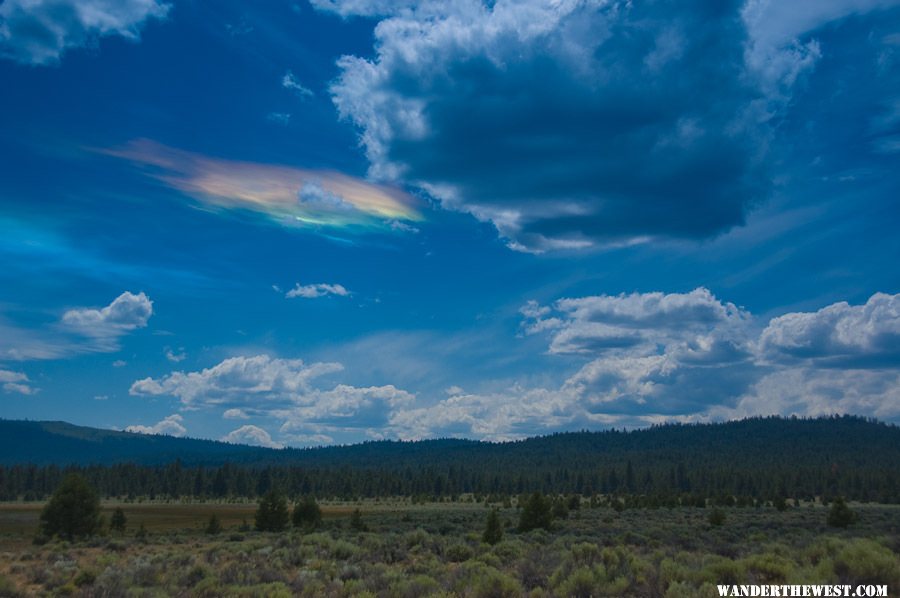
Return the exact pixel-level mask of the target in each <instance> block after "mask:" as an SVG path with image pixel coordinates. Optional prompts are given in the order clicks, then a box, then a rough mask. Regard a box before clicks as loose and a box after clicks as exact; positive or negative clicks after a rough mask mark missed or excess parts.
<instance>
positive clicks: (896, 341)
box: [760, 293, 900, 367]
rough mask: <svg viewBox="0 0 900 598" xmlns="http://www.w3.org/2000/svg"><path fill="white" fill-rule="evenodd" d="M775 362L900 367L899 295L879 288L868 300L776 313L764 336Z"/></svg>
mask: <svg viewBox="0 0 900 598" xmlns="http://www.w3.org/2000/svg"><path fill="white" fill-rule="evenodd" d="M760 351H761V353H762V355H763V356H764V357H765V358H767V359H769V360H771V361H773V362H778V361H784V360H810V361H813V362H814V363H815V364H816V365H819V366H843V367H848V366H854V365H856V366H860V367H869V366H892V367H898V366H900V295H887V294H884V293H876V294H874V295H872V296H871V297H870V298H869V300H868V301H866V303H865V304H864V305H855V306H852V305H849V304H848V303H846V302H843V301H842V302H840V303H835V304H832V305H829V306H827V307H824V308H822V309H820V310H818V311H816V312H811V313H804V312H800V313H789V314H785V315H783V316H780V317H777V318H774V319H773V320H772V321H771V322H769V325H768V326H767V327H766V329H765V330H764V331H763V333H762V335H761V336H760Z"/></svg>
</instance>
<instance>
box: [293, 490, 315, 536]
mask: <svg viewBox="0 0 900 598" xmlns="http://www.w3.org/2000/svg"><path fill="white" fill-rule="evenodd" d="M293 521H294V527H298V528H304V529H315V528H317V527H319V524H321V523H322V509H320V508H319V504H318V503H317V502H316V499H315V498H313V497H312V496H311V495H307V496H305V497H303V500H301V501H300V502H298V503H297V504H296V505H295V506H294V514H293Z"/></svg>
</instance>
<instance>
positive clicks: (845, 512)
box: [827, 496, 856, 527]
mask: <svg viewBox="0 0 900 598" xmlns="http://www.w3.org/2000/svg"><path fill="white" fill-rule="evenodd" d="M827 522H828V525H830V526H831V527H847V526H848V525H850V524H851V523H855V522H856V513H854V512H853V511H852V510H851V509H850V507H848V506H847V503H846V502H844V498H843V497H842V496H839V497H837V498H836V499H834V503H832V505H831V509H830V510H829V511H828V518H827Z"/></svg>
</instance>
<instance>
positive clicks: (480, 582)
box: [0, 500, 900, 597]
mask: <svg viewBox="0 0 900 598" xmlns="http://www.w3.org/2000/svg"><path fill="white" fill-rule="evenodd" d="M321 505H322V511H323V515H324V519H323V522H322V524H321V526H320V527H319V528H318V529H316V530H314V531H311V532H303V531H300V530H292V529H289V530H288V531H285V532H281V533H272V532H265V533H263V532H256V531H251V528H252V526H253V516H254V513H255V509H256V504H255V503H252V502H244V503H154V502H143V503H104V505H103V508H104V516H105V518H106V520H107V521H109V518H110V516H111V514H112V511H113V509H114V508H115V507H118V506H121V507H122V508H123V510H124V512H125V514H126V516H127V526H126V529H125V531H124V532H105V533H104V534H103V535H100V536H96V537H94V538H91V539H88V540H84V541H80V542H75V543H68V542H64V541H60V540H51V541H47V542H45V543H34V541H33V538H34V537H35V534H36V531H37V528H38V518H39V514H40V508H41V506H42V505H41V504H39V503H21V502H19V503H5V504H2V505H0V596H67V595H68V596H390V597H393V596H397V597H418V596H460V597H505V596H510V597H512V596H524V595H529V596H661V597H662V596H665V597H677V596H717V595H718V594H717V592H716V588H715V584H717V583H718V584H724V583H759V584H778V583H790V584H811V583H813V584H823V583H848V584H854V585H856V584H881V585H884V584H886V585H887V586H888V590H889V592H890V595H894V594H895V593H896V592H900V556H898V554H900V507H897V506H876V505H860V504H853V505H851V506H852V508H853V510H854V511H855V512H856V513H857V514H858V516H859V519H858V521H857V522H856V523H854V524H853V525H851V526H849V527H847V528H845V529H836V528H831V527H828V526H827V525H826V512H827V509H826V508H824V507H822V506H821V505H818V504H801V505H800V506H792V507H790V508H788V509H787V510H785V511H783V512H779V511H777V510H775V509H774V508H772V507H749V508H727V509H723V512H724V514H725V520H724V522H723V523H721V525H712V524H711V523H710V517H709V515H710V512H711V509H709V508H706V509H704V508H685V507H679V508H674V509H666V508H660V509H626V510H624V511H621V512H617V511H615V510H613V509H611V508H608V507H600V508H589V507H588V506H587V504H586V503H585V505H584V506H582V507H581V508H580V509H574V510H572V511H571V512H570V513H569V515H568V517H567V518H565V519H557V520H556V521H555V522H554V525H553V528H552V529H551V530H550V531H544V530H535V531H531V532H528V533H519V532H517V531H516V524H517V522H518V518H519V510H518V509H517V508H516V507H515V506H507V507H505V508H503V507H501V508H500V510H499V513H500V519H501V522H502V525H503V527H504V533H503V537H502V539H501V540H500V541H499V542H498V543H496V544H494V545H489V544H487V543H484V542H483V541H482V532H483V530H484V527H485V521H486V519H487V516H488V513H489V509H488V508H486V507H485V505H483V504H478V503H472V502H453V503H448V502H444V503H431V504H412V503H410V502H408V501H403V500H393V501H378V502H374V501H373V502H354V503H338V502H332V503H327V502H325V503H321ZM356 508H359V509H360V512H361V514H362V520H361V522H360V521H357V522H356V525H355V526H352V525H351V513H352V512H353V510H354V509H356ZM213 513H215V514H216V516H217V517H218V519H219V521H220V523H221V525H222V531H221V532H219V533H217V534H209V533H206V531H205V529H204V528H205V527H206V525H207V522H208V520H209V518H210V516H211V515H212V514H213Z"/></svg>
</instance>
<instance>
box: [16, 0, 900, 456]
mask: <svg viewBox="0 0 900 598" xmlns="http://www.w3.org/2000/svg"><path fill="white" fill-rule="evenodd" d="M0 82H2V93H0V165H2V166H0V416H2V417H5V418H30V419H62V420H67V421H71V422H74V423H77V424H84V425H92V426H98V427H107V428H117V429H125V428H128V429H132V430H138V431H150V432H158V433H168V434H174V435H190V436H197V437H205V438H216V439H219V438H222V439H225V440H228V441H235V442H248V443H254V444H261V445H267V446H282V445H291V446H305V445H314V444H330V443H343V442H356V441H361V440H366V439H371V438H404V439H406V438H422V437H434V436H463V437H470V438H484V439H491V440H503V439H513V438H519V437H523V436H529V435H535V434H544V433H550V432H554V431H559V430H573V429H585V428H587V429H602V428H607V427H610V426H616V427H623V426H625V427H629V428H631V427H639V426H647V425H650V424H652V423H657V422H662V421H717V420H725V419H732V418H739V417H745V416H749V415H768V414H784V415H790V414H797V415H822V414H830V413H855V414H861V415H866V416H874V417H877V418H880V419H883V420H888V421H895V422H896V421H900V269H898V268H897V265H896V264H897V259H898V257H900V235H898V234H897V228H898V224H900V202H898V199H897V198H898V197H900V168H898V157H900V2H896V1H891V0H821V1H818V2H811V1H810V2H793V3H782V2H775V1H769V0H746V1H745V2H705V1H700V0H697V1H691V2H687V3H685V2H666V1H655V2H638V1H631V2H616V1H608V2H578V1H573V2H546V1H539V0H526V1H518V2H492V3H488V4H482V3H480V2H474V1H470V0H461V1H458V2H432V1H429V0H425V1H422V2H404V1H402V0H400V1H397V0H394V1H388V0H347V1H341V0H312V1H311V2H306V1H301V0H297V1H296V2H290V1H284V2H275V1H271V2H261V3H238V2H221V3H216V4H215V6H211V5H207V4H204V3H197V2H190V1H182V0H170V1H163V0H124V1H121V0H120V1H116V2H113V1H110V0H80V1H79V0H40V1H37V2H35V1H28V2H26V1H24V0H5V1H4V2H3V3H2V4H0Z"/></svg>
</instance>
